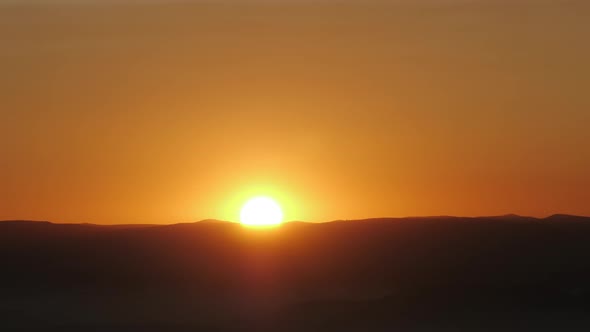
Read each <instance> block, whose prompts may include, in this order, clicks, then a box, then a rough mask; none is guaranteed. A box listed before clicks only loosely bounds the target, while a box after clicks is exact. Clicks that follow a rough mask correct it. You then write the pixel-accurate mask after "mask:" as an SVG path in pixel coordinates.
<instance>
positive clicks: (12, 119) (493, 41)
mask: <svg viewBox="0 0 590 332" xmlns="http://www.w3.org/2000/svg"><path fill="white" fill-rule="evenodd" d="M98 3H99V2H97V1H91V0H85V1H75V0H70V1H49V0H46V1H41V0H37V1H34V0H31V1H7V0H0V219H38V220H52V221H57V222H93V223H172V222H180V221H190V220H199V219H205V218H217V219H229V220H235V219H236V216H237V215H238V209H239V206H240V204H241V202H242V201H243V200H245V199H246V198H247V197H249V196H252V195H256V194H267V195H271V196H274V197H276V198H277V199H278V200H279V201H280V202H281V204H282V205H283V206H284V208H285V210H286V211H285V214H286V218H287V219H290V220H308V221H325V220H332V219H353V218H364V217H381V216H409V215H442V214H445V215H494V214H505V213H518V214H524V215H534V216H544V215H548V214H552V213H558V212H559V213H571V214H584V215H590V129H589V128H590V42H588V40H589V36H590V19H588V18H589V17H590V3H589V2H588V1H586V0H580V1H567V0H554V1H550V0H545V1H543V0H521V1H494V0H479V1H478V0H471V1H468V0H444V1H434V0H418V1H410V0H407V1H403V0H396V1H375V2H371V3H369V2H368V1H329V0H324V1H321V2H313V1H295V0H292V1H283V2H280V1H256V2H255V1H246V0H241V1H238V0H234V1H232V0H224V1H202V2H190V1H185V2H184V3H182V2H172V1H155V0H153V1H149V4H146V3H144V4H141V3H142V2H141V1H127V2H126V4H122V2H117V1H108V3H107V4H100V5H99V4H98Z"/></svg>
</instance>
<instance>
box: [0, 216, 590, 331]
mask: <svg viewBox="0 0 590 332" xmlns="http://www.w3.org/2000/svg"><path fill="white" fill-rule="evenodd" d="M0 262H1V264H2V269H1V273H0V294H2V295H1V296H0V325H1V326H0V330H2V331H171V332H174V331H587V330H588V328H590V286H589V283H588V280H590V218H587V217H576V216H567V215H554V216H551V217H548V218H544V219H536V218H530V217H520V216H516V215H507V216H500V217H480V218H458V217H425V218H401V219H369V220H356V221H334V222H330V223H321V224H312V223H303V222H291V223H285V224H284V225H282V226H281V227H277V228H269V229H251V228H246V227H243V226H241V225H239V224H235V223H230V222H216V221H213V220H208V221H203V222H196V223H186V224H176V225H165V226H161V225H120V226H97V225H92V224H54V223H49V222H36V221H4V222H0Z"/></svg>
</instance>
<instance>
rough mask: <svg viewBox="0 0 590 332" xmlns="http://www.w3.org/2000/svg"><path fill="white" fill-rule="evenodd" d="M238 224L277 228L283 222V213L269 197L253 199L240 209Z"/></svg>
mask: <svg viewBox="0 0 590 332" xmlns="http://www.w3.org/2000/svg"><path fill="white" fill-rule="evenodd" d="M240 222H241V223H242V225H246V226H277V225H280V224H281V223H282V222H283V211H282V210H281V206H280V205H279V204H278V203H277V202H276V201H275V200H274V199H272V198H270V197H263V196H260V197H254V198H251V199H250V200H248V201H247V202H246V203H245V204H244V206H243V207H242V210H241V212H240Z"/></svg>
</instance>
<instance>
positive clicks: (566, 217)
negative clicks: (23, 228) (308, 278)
mask: <svg viewBox="0 0 590 332" xmlns="http://www.w3.org/2000/svg"><path fill="white" fill-rule="evenodd" d="M436 220H441V221H442V220H465V221H468V220H472V221H477V220H482V221H483V220H497V221H587V222H590V217H589V216H578V215H570V214H553V215H550V216H548V217H544V218H537V217H530V216H521V215H517V214H505V215H499V216H479V217H461V216H410V217H383V218H366V219H339V220H332V221H327V222H307V221H301V220H297V221H288V222H284V224H285V225H289V224H291V225H292V224H326V223H341V222H374V221H436ZM206 224H228V225H235V224H239V223H238V222H234V221H228V220H218V219H203V220H199V221H194V222H181V223H173V224H93V223H57V222H52V221H46V220H0V225H4V226H7V225H31V226H33V225H46V226H47V225H54V226H83V227H117V228H142V227H161V226H174V225H206Z"/></svg>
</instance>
